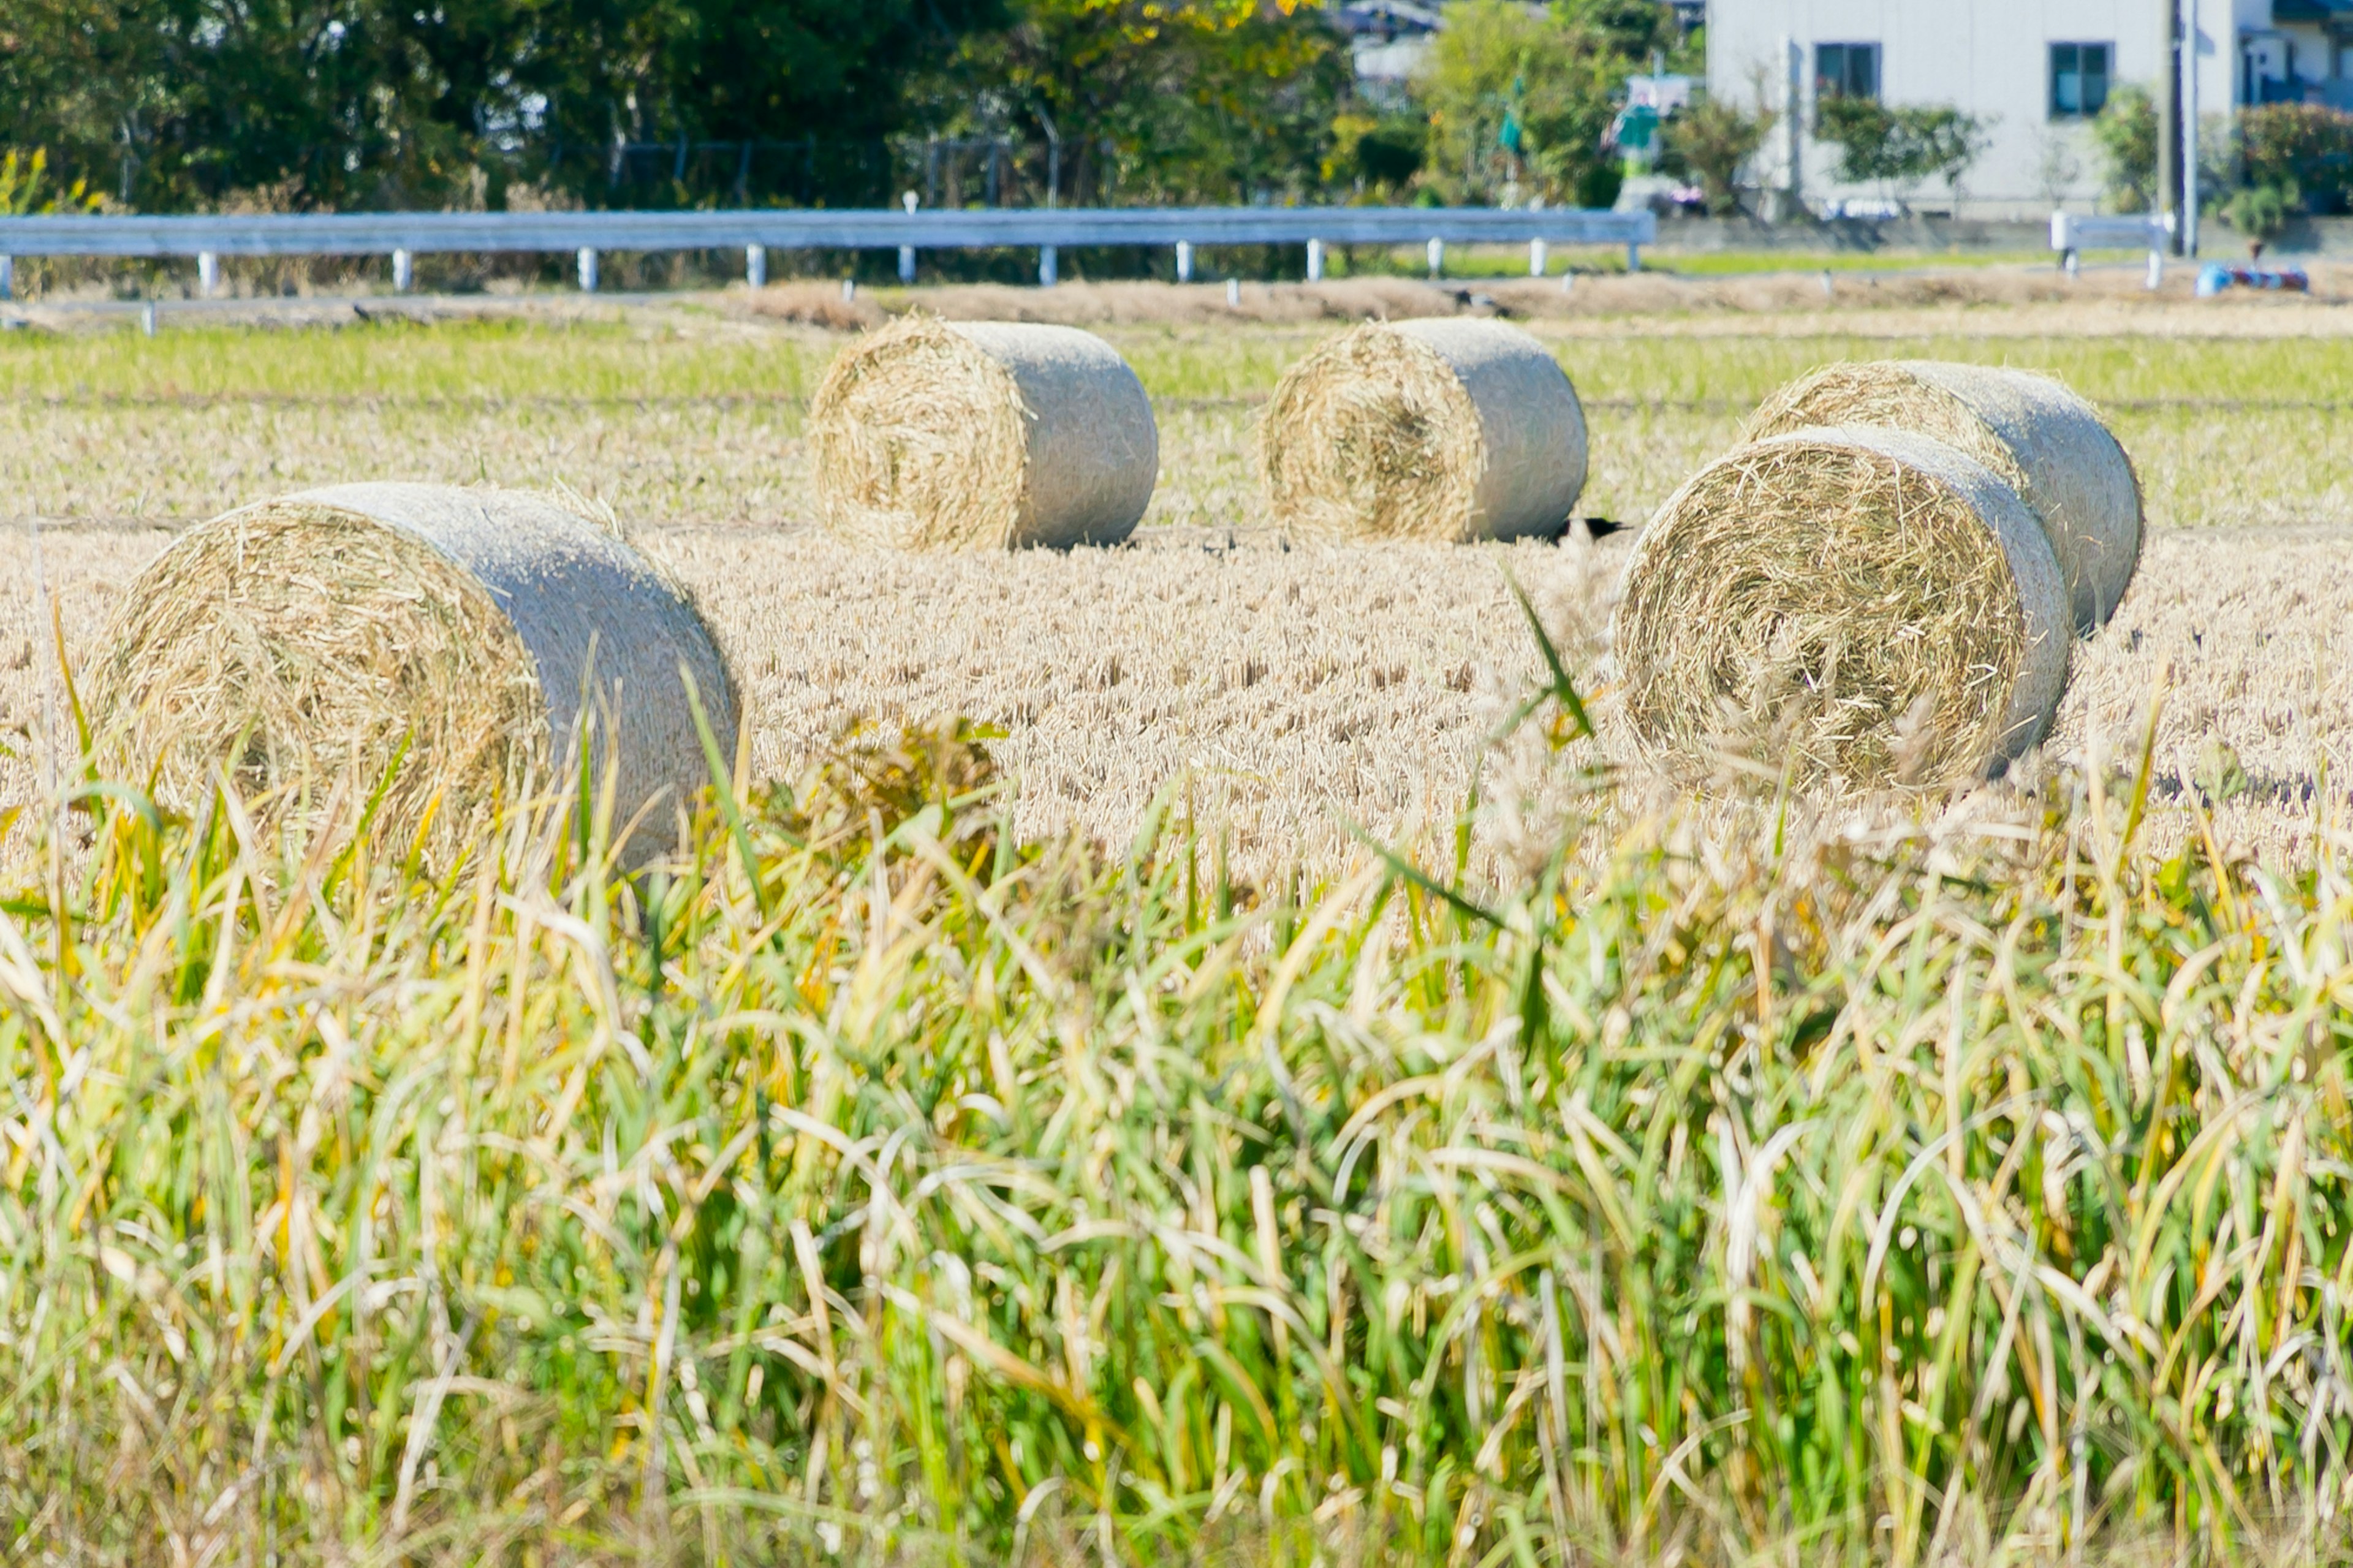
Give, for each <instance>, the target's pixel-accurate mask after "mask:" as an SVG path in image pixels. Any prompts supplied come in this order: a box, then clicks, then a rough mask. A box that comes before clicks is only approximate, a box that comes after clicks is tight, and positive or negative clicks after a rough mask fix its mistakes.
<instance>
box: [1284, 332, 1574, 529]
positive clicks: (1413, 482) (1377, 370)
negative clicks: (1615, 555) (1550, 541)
mask: <svg viewBox="0 0 2353 1568" xmlns="http://www.w3.org/2000/svg"><path fill="white" fill-rule="evenodd" d="M1259 467H1260V471H1261V476H1262V477H1263V479H1264V480H1265V484H1266V490H1267V501H1268V505H1269V507H1270V509H1271V511H1272V513H1273V516H1274V521H1276V522H1277V523H1278V524H1279V525H1281V527H1282V529H1283V530H1284V531H1285V532H1287V533H1289V534H1290V535H1291V536H1292V537H1293V538H1295V539H1303V540H1320V541H1343V540H1357V539H1364V540H1369V539H1418V540H1464V541H1468V540H1477V539H1516V538H1522V537H1525V536H1528V535H1541V536H1549V535H1552V534H1556V533H1558V532H1559V531H1561V529H1562V528H1563V527H1564V526H1565V525H1566V524H1567V521H1568V513H1569V509H1570V508H1571V507H1573V506H1575V505H1576V504H1577V496H1578V494H1579V493H1580V492H1581V491H1582V490H1583V489H1585V468H1586V430H1585V411H1584V409H1583V408H1582V407H1581V406H1580V405H1578V403H1577V390H1576V388H1575V387H1573V386H1571V385H1570V384H1569V380H1568V376H1567V374H1566V373H1564V372H1563V371H1562V370H1561V368H1560V364H1559V363H1558V362H1557V361H1556V360H1555V359H1554V358H1553V357H1552V355H1551V354H1550V353H1546V350H1545V347H1544V345H1543V344H1542V343H1539V342H1536V341H1535V339H1534V338H1532V337H1530V336H1528V334H1527V333H1525V332H1524V331H1520V330H1519V329H1518V328H1516V327H1513V326H1509V325H1506V324H1505V323H1504V322H1501V321H1399V322H1395V323H1389V322H1368V323H1366V325H1364V326H1361V327H1357V328H1355V329H1353V330H1352V331H1346V332H1343V333H1341V334H1340V335H1339V336H1338V337H1335V338H1334V339H1332V340H1331V341H1330V342H1326V343H1324V345H1323V346H1322V347H1320V348H1318V349H1316V350H1315V352H1314V353H1311V354H1309V355H1307V356H1306V357H1305V358H1304V359H1303V360H1301V361H1300V362H1299V363H1297V364H1295V365H1293V367H1292V368H1291V369H1290V370H1289V371H1288V372H1287V373H1285V374H1284V375H1283V377H1282V382H1281V383H1280V384H1278V385H1277V386H1276V388H1275V391H1274V397H1273V399H1272V401H1271V403H1270V404H1269V405H1268V407H1267V411H1266V417H1265V419H1264V421H1263V422H1262V423H1261V426H1260V443H1259Z"/></svg>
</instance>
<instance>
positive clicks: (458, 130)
mask: <svg viewBox="0 0 2353 1568" xmlns="http://www.w3.org/2000/svg"><path fill="white" fill-rule="evenodd" d="M1006 19H1007V13H1006V11H1005V9H1004V5H1003V4H1002V0H653V3H651V4H632V3H630V0H436V3H435V4H433V5H429V6H427V5H419V4H415V3H414V0H237V3H234V4H233V3H230V0H11V4H10V5H9V6H8V7H7V10H6V13H5V19H0V144H12V143H13V144H16V145H39V146H46V147H47V148H48V149H49V150H50V153H51V156H52V157H53V158H54V159H55V160H56V161H57V162H58V164H59V165H60V167H61V168H63V169H64V170H66V171H67V172H68V173H69V174H70V175H72V176H74V177H79V178H85V179H88V180H89V181H90V184H92V185H93V186H95V187H98V188H100V189H104V190H107V191H109V192H111V194H112V195H114V196H115V197H116V198H117V199H118V200H121V201H122V202H125V203H127V204H130V205H136V206H140V207H142V208H149V209H170V208H174V207H188V206H202V205H216V204H219V203H222V202H224V201H229V200H237V199H244V200H248V201H250V200H252V199H254V198H255V195H256V194H259V199H260V200H262V201H264V202H266V203H269V204H272V205H289V206H294V207H361V206H410V205H424V206H436V205H447V204H458V205H465V204H467V203H469V202H470V201H472V200H476V199H483V198H485V197H487V199H490V200H491V201H492V202H493V203H494V204H495V202H496V201H497V200H498V199H499V198H500V196H501V195H502V193H503V190H504V187H506V186H507V185H508V184H512V183H515V182H525V183H530V184H544V185H546V186H548V187H550V189H551V191H552V192H553V193H554V194H556V195H558V196H560V197H568V198H571V199H575V200H584V201H587V202H591V203H598V202H603V201H606V200H609V199H612V197H613V195H614V181H613V179H612V159H611V149H612V148H613V145H614V144H615V143H616V142H620V141H640V142H669V141H674V140H680V139H683V140H684V141H686V142H688V143H689V144H691V143H693V142H702V141H706V140H742V139H747V138H765V139H772V140H787V139H797V138H802V137H811V136H814V137H818V138H820V139H826V140H831V141H841V140H852V139H857V138H860V137H866V138H872V137H879V136H881V135H883V134H885V133H887V132H893V131H897V130H901V129H902V128H904V127H905V126H906V125H907V124H908V123H909V120H910V117H911V114H912V111H913V106H912V105H911V103H910V100H909V97H908V88H909V86H910V85H911V84H913V82H915V81H917V80H918V79H920V77H921V73H922V71H923V69H924V68H927V67H929V66H933V65H936V64H937V63H938V62H940V61H941V60H944V58H946V57H947V56H948V55H949V54H951V53H952V52H953V51H954V49H955V47H956V46H957V45H958V44H959V43H960V42H961V41H962V40H963V39H964V38H965V37H966V36H967V35H969V34H971V33H973V32H975V31H976V30H981V29H984V28H987V27H991V26H1001V25H1002V24H1003V23H1004V22H1005V21H1006ZM630 194H631V195H635V196H640V197H641V196H642V193H637V192H632V193H630ZM671 195H673V197H674V199H684V198H685V197H686V196H687V195H689V193H684V192H677V193H671Z"/></svg>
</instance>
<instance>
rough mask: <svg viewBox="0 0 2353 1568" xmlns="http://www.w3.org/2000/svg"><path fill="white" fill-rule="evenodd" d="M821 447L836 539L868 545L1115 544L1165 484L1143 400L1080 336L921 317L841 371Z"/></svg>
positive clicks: (1124, 373)
mask: <svg viewBox="0 0 2353 1568" xmlns="http://www.w3.org/2000/svg"><path fill="white" fill-rule="evenodd" d="M808 434H809V450H810V467H811V469H812V478H813V479H814V480H815V483H816V488H817V493H818V503H819V505H820V507H821V509H822V510H823V513H824V517H825V521H826V525H827V526H828V528H830V529H831V530H832V531H834V532H836V533H838V534H839V535H840V536H841V537H842V538H843V539H845V540H848V541H849V542H853V543H860V544H887V545H893V546H897V547H899V548H902V549H934V550H994V549H1004V548H1007V547H1008V546H1012V547H1017V548H1018V547H1020V546H1024V545H1046V546H1067V545H1073V544H1116V543H1118V542H1120V541H1121V540H1124V539H1125V538H1126V537H1127V536H1128V535H1129V534H1130V533H1131V532H1133V531H1134V528H1135V525H1136V523H1137V522H1138V521H1141V520H1142V518H1143V516H1144V510H1145V507H1146V506H1147V505H1149V504H1150V503H1151V500H1152V489H1153V486H1154V485H1155V483H1156V482H1157V480H1158V478H1159V472H1160V442H1159V435H1158V432H1157V430H1156V429H1155V426H1154V424H1153V420H1152V404H1151V401H1150V400H1149V399H1148V398H1146V397H1145V395H1144V384H1143V383H1141V382H1139V381H1138V380H1136V378H1135V372H1134V371H1133V370H1131V369H1130V368H1128V364H1127V362H1126V361H1125V360H1124V359H1122V358H1120V356H1119V353H1118V351H1117V350H1115V349H1113V347H1112V346H1111V345H1110V344H1109V343H1106V342H1103V340H1102V339H1101V338H1098V337H1096V336H1095V335H1094V334H1093V333H1092V332H1086V331H1080V330H1079V329H1078V328H1076V327H1057V326H1039V325H1033V324H1028V323H1018V322H1005V321H997V322H986V321H985V322H975V323H969V324H966V323H957V324H955V325H951V324H949V323H947V322H944V321H935V320H933V319H932V318H929V317H921V316H911V317H908V318H906V319H904V320H902V321H899V322H897V323H896V324H894V325H892V326H890V327H887V328H885V329H883V330H882V331H878V332H873V333H871V334H869V335H868V336H866V337H864V338H861V339H860V340H859V341H858V342H854V343H852V344H851V345H850V346H849V347H848V348H846V349H844V350H843V351H842V352H841V353H840V354H839V356H838V357H836V359H835V360H834V362H833V365H832V367H831V368H830V369H829V370H828V371H827V372H826V376H825V381H824V383H823V384H821V385H820V386H819V387H818V393H817V397H816V399H815V401H814V402H813V403H812V404H811V405H810V409H809V424H808Z"/></svg>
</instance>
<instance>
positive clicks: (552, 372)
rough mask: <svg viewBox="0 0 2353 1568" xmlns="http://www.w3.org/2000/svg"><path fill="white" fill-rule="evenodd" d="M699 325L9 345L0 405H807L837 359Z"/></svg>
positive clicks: (356, 330) (193, 331)
mask: <svg viewBox="0 0 2353 1568" xmlns="http://www.w3.org/2000/svg"><path fill="white" fill-rule="evenodd" d="M693 325H694V323H693V322H692V321H691V319H690V320H689V321H687V322H686V323H685V324H681V325H662V324H657V325H641V324H628V325H624V324H620V323H616V322H611V321H548V320H545V319H538V320H531V319H506V320H497V319H492V320H477V321H440V322H435V323H432V324H429V325H425V324H418V323H415V322H411V321H404V320H401V319H398V318H397V317H394V316H389V315H387V316H385V317H383V318H379V319H378V320H377V321H373V322H362V321H356V320H355V321H352V322H350V323H348V324H345V325H343V326H338V327H331V328H321V327H292V328H285V329H277V330H272V329H261V330H256V329H253V328H249V327H241V326H214V325H208V324H196V323H190V324H183V323H182V322H180V321H174V322H173V323H172V325H171V327H170V329H169V330H168V331H163V332H160V333H158V334H157V335H156V336H154V337H153V338H146V337H142V336H140V335H138V333H137V331H136V329H135V328H133V327H125V328H123V329H122V330H121V331H112V332H76V333H42V334H34V333H9V334H6V335H5V336H0V398H12V399H65V400H80V399H87V400H97V401H106V400H113V399H126V398H128V399H151V398H152V399H175V398H190V399H221V398H237V399H257V400H260V399H285V400H308V399H321V398H329V399H343V398H353V399H358V398H364V399H371V400H381V401H386V402H394V403H398V402H449V401H467V400H483V401H497V400H508V399H527V400H541V401H562V402H604V403H614V402H619V403H628V402H635V401H638V400H641V399H642V400H666V399H667V400H675V399H681V398H685V399H699V398H713V397H720V396H726V397H734V398H782V399H790V400H796V401H797V400H799V399H801V398H803V397H805V396H806V395H807V394H808V393H809V392H811V391H813V390H815V387H816V377H817V376H818V375H819V374H823V372H824V367H825V362H826V360H827V359H828V357H830V356H829V353H828V350H827V349H826V348H824V347H821V346H813V345H811V344H809V343H807V342H803V341H802V340H801V339H799V338H797V337H793V336H780V337H776V338H772V339H765V340H746V339H742V338H735V337H729V336H723V335H721V334H719V333H716V332H711V331H702V332H698V331H694V330H692V328H693Z"/></svg>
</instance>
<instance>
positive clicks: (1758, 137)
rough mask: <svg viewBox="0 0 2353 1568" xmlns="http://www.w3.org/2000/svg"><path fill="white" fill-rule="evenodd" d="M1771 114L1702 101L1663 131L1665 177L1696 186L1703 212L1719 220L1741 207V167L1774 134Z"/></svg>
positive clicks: (1728, 104)
mask: <svg viewBox="0 0 2353 1568" xmlns="http://www.w3.org/2000/svg"><path fill="white" fill-rule="evenodd" d="M1773 121H1774V115H1773V112H1772V110H1760V111H1757V112H1755V113H1751V112H1750V111H1749V110H1745V109H1743V108H1741V107H1740V106H1739V105H1738V104H1736V103H1726V102H1725V101H1723V100H1719V99H1713V98H1704V99H1702V100H1699V101H1698V102H1696V103H1694V104H1693V105H1692V106H1691V107H1690V108H1688V109H1685V110H1682V111H1681V112H1680V113H1677V114H1675V115H1673V116H1672V117H1671V118H1670V119H1669V120H1668V121H1667V123H1666V126H1665V129H1664V137H1665V146H1664V149H1663V153H1664V156H1663V157H1662V160H1661V164H1660V166H1661V167H1662V169H1664V170H1665V171H1666V172H1667V173H1668V174H1674V175H1678V176H1680V177H1681V178H1683V179H1687V180H1693V181H1696V182H1697V183H1698V184H1699V187H1700V189H1702V190H1703V191H1704V192H1706V193H1707V210H1708V211H1710V212H1712V213H1715V214H1716V215H1718V216H1722V215H1724V214H1726V213H1730V212H1735V211H1737V210H1738V209H1739V206H1740V192H1739V188H1738V181H1739V178H1740V167H1741V165H1742V164H1744V163H1746V162H1748V160H1749V158H1750V156H1751V155H1752V154H1754V153H1756V151H1757V148H1759V147H1761V146H1763V145H1764V144H1765V135H1766V132H1769V131H1770V130H1772V129H1773Z"/></svg>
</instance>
